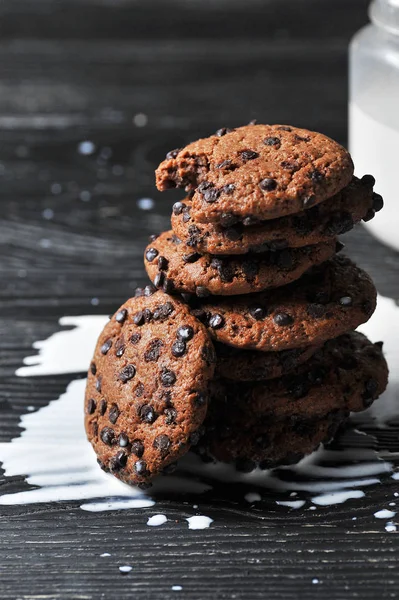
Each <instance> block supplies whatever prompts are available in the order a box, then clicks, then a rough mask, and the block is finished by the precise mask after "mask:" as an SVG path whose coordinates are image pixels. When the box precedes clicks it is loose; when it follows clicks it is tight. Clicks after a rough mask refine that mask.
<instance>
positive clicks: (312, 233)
mask: <svg viewBox="0 0 399 600" xmlns="http://www.w3.org/2000/svg"><path fill="white" fill-rule="evenodd" d="M373 181H374V179H373V178H372V177H371V176H369V175H366V176H365V177H364V178H362V179H361V180H359V179H357V178H356V177H354V178H353V180H352V181H351V183H350V184H349V185H347V186H346V187H345V188H344V189H343V190H341V191H339V192H338V193H337V194H335V196H333V197H332V198H329V199H328V200H326V201H325V202H323V203H321V204H319V205H317V206H314V207H313V208H309V209H308V210H304V211H301V212H300V213H296V214H294V215H288V216H286V217H281V218H279V219H271V220H269V221H264V222H262V223H259V224H257V225H249V226H244V224H243V223H236V222H235V219H232V220H231V219H229V218H226V221H225V225H226V226H225V227H222V226H221V225H216V224H212V223H208V224H204V223H197V222H195V221H194V220H193V218H192V216H191V208H192V201H191V199H190V198H187V199H186V200H184V201H183V202H176V204H174V206H173V212H172V229H173V232H174V233H175V234H176V235H177V236H178V237H179V238H180V239H181V240H183V241H184V242H185V244H186V245H187V246H189V247H190V248H193V249H194V250H196V251H197V252H209V254H217V255H219V254H230V255H231V254H246V253H247V252H264V251H265V250H268V249H274V250H276V249H281V248H287V247H290V248H296V247H302V246H311V245H313V244H319V243H321V242H326V241H328V240H331V238H333V237H335V236H337V235H341V234H343V233H346V232H347V231H349V230H350V229H352V228H353V227H354V225H355V224H356V223H358V222H359V221H361V220H362V219H364V220H367V221H369V220H370V219H371V218H373V216H374V214H375V212H376V211H377V210H380V209H381V208H382V206H383V203H382V198H381V196H380V195H379V194H375V193H373Z"/></svg>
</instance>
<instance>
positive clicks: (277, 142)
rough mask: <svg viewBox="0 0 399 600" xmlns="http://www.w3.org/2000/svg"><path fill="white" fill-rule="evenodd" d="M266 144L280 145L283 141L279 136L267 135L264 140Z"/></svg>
mask: <svg viewBox="0 0 399 600" xmlns="http://www.w3.org/2000/svg"><path fill="white" fill-rule="evenodd" d="M263 143H264V144H265V146H280V144H281V141H280V138H278V137H267V138H265V139H264V140H263Z"/></svg>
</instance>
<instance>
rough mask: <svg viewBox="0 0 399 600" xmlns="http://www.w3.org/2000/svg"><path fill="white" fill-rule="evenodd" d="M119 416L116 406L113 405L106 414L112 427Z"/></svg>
mask: <svg viewBox="0 0 399 600" xmlns="http://www.w3.org/2000/svg"><path fill="white" fill-rule="evenodd" d="M119 415H120V412H119V408H118V407H117V405H116V404H113V405H112V406H111V408H110V409H109V413H108V419H109V420H110V422H111V423H112V425H115V423H116V422H117V420H118V417H119Z"/></svg>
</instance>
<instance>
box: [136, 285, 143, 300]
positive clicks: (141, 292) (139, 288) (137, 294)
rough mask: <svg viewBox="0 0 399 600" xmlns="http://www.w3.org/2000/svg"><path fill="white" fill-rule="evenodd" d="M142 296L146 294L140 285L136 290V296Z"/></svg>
mask: <svg viewBox="0 0 399 600" xmlns="http://www.w3.org/2000/svg"><path fill="white" fill-rule="evenodd" d="M141 296H144V290H143V288H141V287H138V288H136V289H135V290H134V297H135V298H140V297H141Z"/></svg>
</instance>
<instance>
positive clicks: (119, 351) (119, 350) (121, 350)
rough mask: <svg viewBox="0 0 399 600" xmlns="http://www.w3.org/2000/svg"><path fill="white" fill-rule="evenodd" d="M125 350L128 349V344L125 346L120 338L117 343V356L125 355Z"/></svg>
mask: <svg viewBox="0 0 399 600" xmlns="http://www.w3.org/2000/svg"><path fill="white" fill-rule="evenodd" d="M125 350H126V346H125V344H124V342H123V340H118V341H117V342H116V344H115V356H117V357H118V358H120V357H121V356H123V355H124V353H125Z"/></svg>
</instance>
